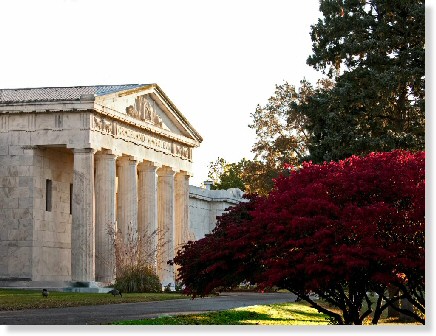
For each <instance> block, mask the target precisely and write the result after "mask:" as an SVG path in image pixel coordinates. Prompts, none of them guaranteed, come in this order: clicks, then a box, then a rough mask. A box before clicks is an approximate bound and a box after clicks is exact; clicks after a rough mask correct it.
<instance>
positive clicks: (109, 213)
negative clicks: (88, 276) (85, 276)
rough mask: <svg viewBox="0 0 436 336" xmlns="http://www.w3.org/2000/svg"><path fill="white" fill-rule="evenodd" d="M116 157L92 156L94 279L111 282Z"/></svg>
mask: <svg viewBox="0 0 436 336" xmlns="http://www.w3.org/2000/svg"><path fill="white" fill-rule="evenodd" d="M115 160H116V156H115V155H112V154H104V153H102V154H97V155H95V279H96V281H101V282H112V281H113V280H114V279H115V246H114V243H115V241H114V239H115V236H114V235H115V230H116V228H115V221H116V217H115V195H116V194H115V192H116V191H115V174H116V166H115Z"/></svg>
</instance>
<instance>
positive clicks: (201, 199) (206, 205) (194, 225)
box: [189, 186, 246, 240]
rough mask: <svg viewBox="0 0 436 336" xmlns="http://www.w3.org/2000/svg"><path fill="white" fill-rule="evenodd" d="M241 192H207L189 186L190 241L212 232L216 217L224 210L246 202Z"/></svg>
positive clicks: (236, 190)
mask: <svg viewBox="0 0 436 336" xmlns="http://www.w3.org/2000/svg"><path fill="white" fill-rule="evenodd" d="M242 196H243V192H242V191H241V190H240V189H237V188H231V189H228V190H209V189H204V188H200V187H195V186H189V229H190V240H198V239H201V238H203V237H204V236H205V235H206V234H208V233H210V232H212V230H213V229H214V228H215V226H216V217H217V216H221V215H222V214H223V213H224V212H225V211H226V209H228V208H229V207H232V206H235V205H236V204H238V203H240V202H244V201H246V199H244V198H242Z"/></svg>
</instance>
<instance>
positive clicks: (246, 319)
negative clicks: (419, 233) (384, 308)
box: [113, 302, 422, 326]
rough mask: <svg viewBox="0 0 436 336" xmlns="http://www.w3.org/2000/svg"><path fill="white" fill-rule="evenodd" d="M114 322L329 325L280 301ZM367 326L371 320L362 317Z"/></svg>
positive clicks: (305, 308)
mask: <svg viewBox="0 0 436 336" xmlns="http://www.w3.org/2000/svg"><path fill="white" fill-rule="evenodd" d="M113 324H116V325H195V324H196V325H300V326H301V325H302V326H307V325H318V326H322V325H328V324H329V320H328V316H327V315H324V314H321V313H319V312H318V311H317V310H316V309H314V308H311V307H310V306H309V305H308V304H307V303H304V302H298V303H280V304H270V305H258V306H250V307H242V308H235V309H230V310H225V311H218V312H211V313H203V314H187V315H176V316H161V317H158V318H151V319H144V320H131V321H120V322H116V323H113ZM364 324H366V325H370V324H371V319H370V318H368V319H367V320H365V323H364ZM378 325H391V326H392V325H417V326H422V324H420V323H418V322H409V323H404V322H401V321H400V320H399V319H398V318H386V317H384V318H381V319H380V321H379V323H378Z"/></svg>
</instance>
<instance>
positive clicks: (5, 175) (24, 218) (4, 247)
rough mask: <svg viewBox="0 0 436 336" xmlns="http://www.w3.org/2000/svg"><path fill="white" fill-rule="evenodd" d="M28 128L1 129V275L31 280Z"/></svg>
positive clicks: (31, 201)
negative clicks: (23, 129) (2, 130)
mask: <svg viewBox="0 0 436 336" xmlns="http://www.w3.org/2000/svg"><path fill="white" fill-rule="evenodd" d="M28 141H30V134H29V132H26V131H18V132H14V133H6V132H0V278H14V279H30V278H31V277H32V248H33V238H34V237H33V225H32V216H33V150H32V149H29V148H28V147H26V146H24V144H26V143H29V142H28Z"/></svg>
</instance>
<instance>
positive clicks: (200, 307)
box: [0, 293, 295, 325]
mask: <svg viewBox="0 0 436 336" xmlns="http://www.w3.org/2000/svg"><path fill="white" fill-rule="evenodd" d="M293 301H295V296H294V295H293V294H289V293H264V294H262V293H231V294H226V293H224V294H221V295H220V296H217V297H208V298H198V299H195V300H190V299H186V300H185V299H181V300H168V301H155V302H144V303H120V304H111V305H100V306H82V307H68V308H50V309H26V310H14V311H0V324H4V325H13V324H14V325H17V324H18V325H30V324H68V325H69V324H107V323H110V322H114V321H121V320H134V319H143V318H152V317H157V316H161V315H176V314H187V313H197V312H207V311H214V310H225V309H231V308H236V307H247V306H253V305H257V304H270V303H281V302H293Z"/></svg>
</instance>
